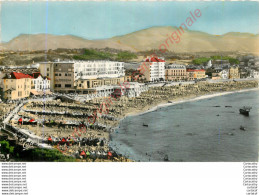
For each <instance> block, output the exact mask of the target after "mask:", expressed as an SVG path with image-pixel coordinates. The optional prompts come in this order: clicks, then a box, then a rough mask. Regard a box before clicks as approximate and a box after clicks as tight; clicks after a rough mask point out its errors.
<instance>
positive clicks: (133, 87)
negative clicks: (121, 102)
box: [125, 82, 148, 98]
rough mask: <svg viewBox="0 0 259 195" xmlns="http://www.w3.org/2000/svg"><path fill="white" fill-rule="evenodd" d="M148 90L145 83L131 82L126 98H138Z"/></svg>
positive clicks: (128, 84)
mask: <svg viewBox="0 0 259 195" xmlns="http://www.w3.org/2000/svg"><path fill="white" fill-rule="evenodd" d="M147 90H148V86H147V85H146V84H144V83H138V82H130V83H127V87H126V91H125V96H127V97H129V98H132V97H138V96H140V94H141V93H142V92H144V91H147Z"/></svg>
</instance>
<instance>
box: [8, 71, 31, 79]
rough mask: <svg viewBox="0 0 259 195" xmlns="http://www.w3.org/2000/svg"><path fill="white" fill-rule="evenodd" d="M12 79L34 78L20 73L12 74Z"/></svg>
mask: <svg viewBox="0 0 259 195" xmlns="http://www.w3.org/2000/svg"><path fill="white" fill-rule="evenodd" d="M10 75H11V78H12V79H24V78H33V77H32V76H30V75H28V74H23V73H20V72H11V73H10Z"/></svg>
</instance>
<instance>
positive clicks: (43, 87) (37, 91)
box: [30, 72, 50, 95]
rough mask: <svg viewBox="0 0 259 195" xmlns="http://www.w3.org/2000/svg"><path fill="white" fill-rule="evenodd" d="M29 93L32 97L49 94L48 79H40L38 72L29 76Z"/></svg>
mask: <svg viewBox="0 0 259 195" xmlns="http://www.w3.org/2000/svg"><path fill="white" fill-rule="evenodd" d="M30 76H31V77H32V79H31V93H32V94H34V95H43V94H44V93H45V94H50V78H48V77H42V76H41V74H40V73H39V72H37V73H33V74H31V75H30Z"/></svg>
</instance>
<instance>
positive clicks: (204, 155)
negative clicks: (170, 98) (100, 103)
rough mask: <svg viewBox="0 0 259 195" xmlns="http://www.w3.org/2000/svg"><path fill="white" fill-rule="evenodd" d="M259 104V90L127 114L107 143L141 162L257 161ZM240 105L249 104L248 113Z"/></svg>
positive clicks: (223, 94) (206, 97) (207, 97)
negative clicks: (245, 114)
mask: <svg viewBox="0 0 259 195" xmlns="http://www.w3.org/2000/svg"><path fill="white" fill-rule="evenodd" d="M258 102H259V90H250V91H243V92H242V91H241V92H235V93H222V94H218V95H217V96H214V95H209V96H203V97H202V98H198V99H195V100H189V101H185V102H180V103H177V104H173V105H170V106H164V107H160V108H158V109H156V110H153V111H152V112H148V113H145V114H140V115H137V116H128V117H126V118H124V119H123V120H121V121H120V124H119V126H118V127H117V129H116V130H115V132H114V133H113V134H112V135H111V143H110V145H111V147H112V148H113V149H114V150H116V151H117V152H118V153H120V154H122V155H124V156H126V157H128V158H130V159H132V160H134V161H140V162H162V161H166V160H168V161H170V162H244V161H245V162H247V161H258V136H259V122H258V121H259V120H258V119H259V104H258ZM243 106H250V107H252V109H251V111H250V115H249V116H244V115H242V114H240V113H239V109H240V108H241V107H243ZM242 127H244V128H242Z"/></svg>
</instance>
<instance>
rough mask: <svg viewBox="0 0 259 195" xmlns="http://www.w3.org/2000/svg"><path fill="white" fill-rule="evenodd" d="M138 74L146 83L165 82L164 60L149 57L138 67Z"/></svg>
mask: <svg viewBox="0 0 259 195" xmlns="http://www.w3.org/2000/svg"><path fill="white" fill-rule="evenodd" d="M139 71H140V73H142V74H143V75H144V77H145V80H146V81H160V80H165V60H163V59H161V58H157V57H149V58H147V59H146V61H145V62H143V63H142V64H141V65H140V68H139Z"/></svg>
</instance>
